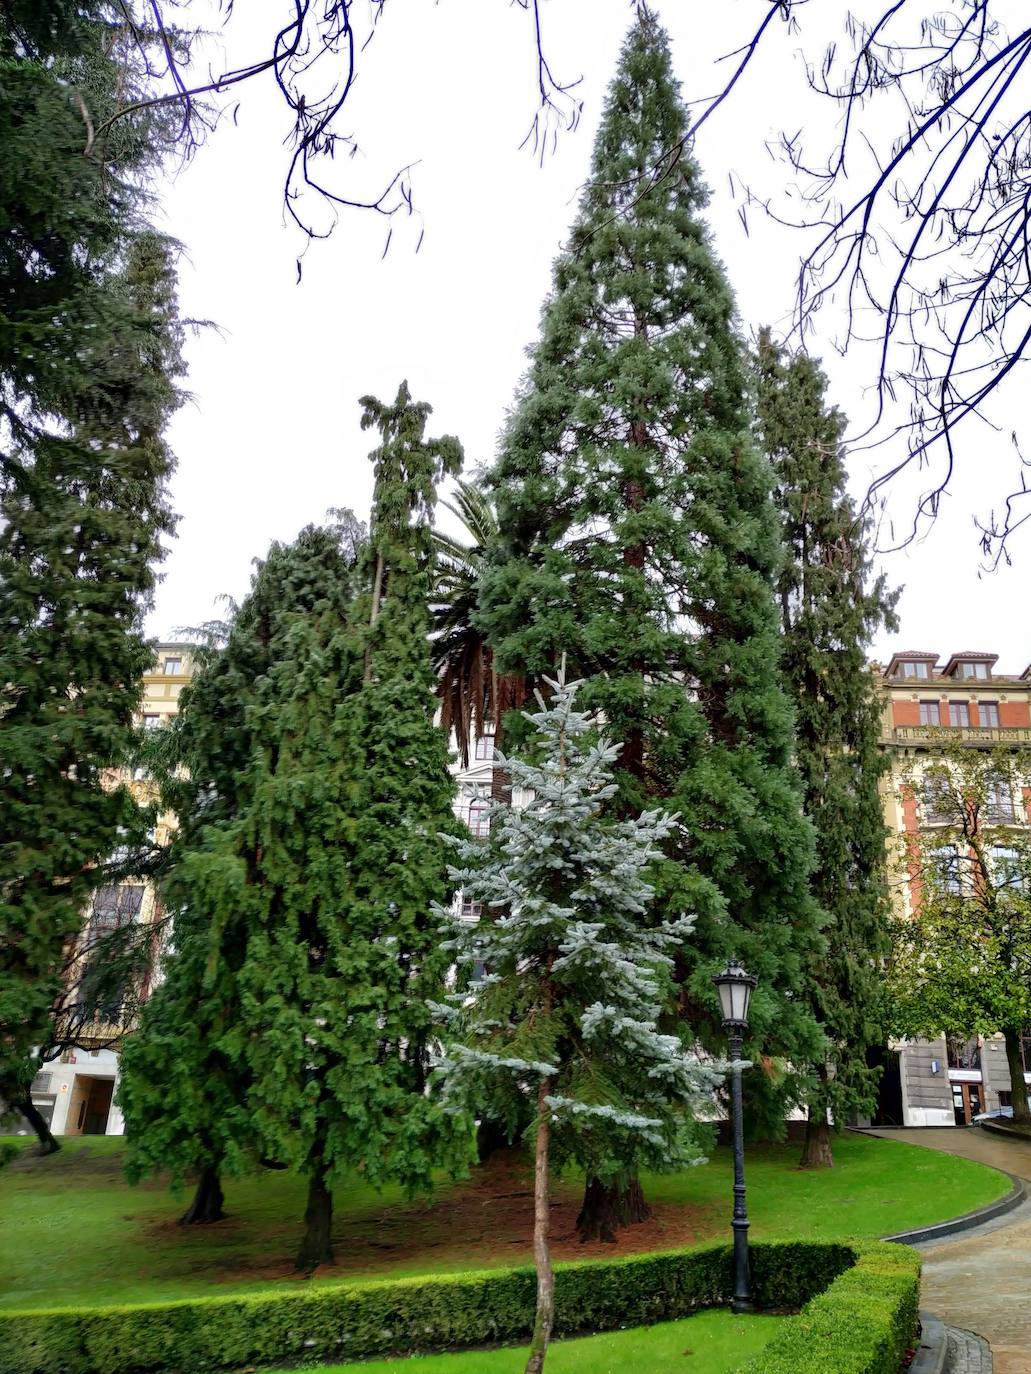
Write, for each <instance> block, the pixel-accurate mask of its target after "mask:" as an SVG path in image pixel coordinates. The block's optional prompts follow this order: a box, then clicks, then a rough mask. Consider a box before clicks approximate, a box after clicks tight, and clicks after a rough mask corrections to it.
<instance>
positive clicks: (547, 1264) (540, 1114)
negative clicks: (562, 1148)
mask: <svg viewBox="0 0 1031 1374" xmlns="http://www.w3.org/2000/svg"><path fill="white" fill-rule="evenodd" d="M549 1086H550V1080H549V1079H547V1078H542V1079H541V1082H540V1087H539V1088H538V1089H537V1149H536V1154H535V1159H534V1171H533V1262H534V1264H535V1266H536V1268H537V1312H536V1315H535V1317H534V1322H533V1338H532V1340H531V1341H530V1355H529V1358H528V1359H527V1361H526V1371H525V1374H541V1370H542V1369H543V1368H544V1356H545V1355H546V1354H547V1352H548V1341H549V1340H550V1339H551V1328H552V1326H553V1324H554V1321H555V1274H554V1271H553V1270H552V1267H551V1250H550V1248H549V1246H548V1222H549V1207H550V1203H551V1199H550V1197H549V1189H548V1149H549V1147H550V1145H551V1115H550V1112H549V1109H548V1104H547V1101H546V1099H547V1096H548V1088H549Z"/></svg>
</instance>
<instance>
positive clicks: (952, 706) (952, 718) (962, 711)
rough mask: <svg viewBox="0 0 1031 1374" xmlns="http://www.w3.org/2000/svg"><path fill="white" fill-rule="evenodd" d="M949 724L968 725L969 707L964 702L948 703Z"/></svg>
mask: <svg viewBox="0 0 1031 1374" xmlns="http://www.w3.org/2000/svg"><path fill="white" fill-rule="evenodd" d="M949 724H950V725H969V724H970V707H969V705H968V704H967V702H965V701H950V702H949Z"/></svg>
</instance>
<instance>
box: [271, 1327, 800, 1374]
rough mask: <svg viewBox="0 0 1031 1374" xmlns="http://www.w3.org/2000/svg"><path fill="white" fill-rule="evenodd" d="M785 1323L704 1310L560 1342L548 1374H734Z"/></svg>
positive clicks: (433, 1360) (454, 1360) (477, 1363)
mask: <svg viewBox="0 0 1031 1374" xmlns="http://www.w3.org/2000/svg"><path fill="white" fill-rule="evenodd" d="M779 1321H780V1318H778V1317H732V1316H731V1315H730V1313H729V1312H699V1313H698V1315H697V1316H694V1317H687V1318H685V1319H684V1321H680V1322H662V1323H660V1324H659V1325H658V1326H638V1327H634V1328H633V1329H632V1330H630V1331H610V1332H607V1333H606V1334H605V1335H602V1336H585V1337H582V1338H581V1339H579V1340H572V1341H556V1342H555V1343H554V1344H553V1345H552V1346H551V1347H550V1348H549V1350H548V1359H547V1370H548V1374H633V1372H634V1371H640V1370H656V1371H658V1370H663V1371H667V1370H671V1371H681V1370H682V1371H683V1374H731V1371H732V1370H735V1369H738V1368H740V1366H741V1365H742V1364H743V1363H744V1361H745V1360H747V1359H748V1358H749V1356H751V1355H755V1354H757V1353H758V1352H759V1351H760V1350H762V1348H763V1347H764V1346H765V1345H766V1344H767V1343H768V1342H769V1341H771V1340H772V1339H773V1337H774V1335H775V1334H776V1331H777V1324H778V1322H779ZM525 1364H526V1351H525V1349H518V1348H513V1347H508V1348H506V1349H504V1350H472V1351H468V1352H467V1353H465V1354H462V1355H422V1356H418V1355H417V1356H414V1357H413V1358H411V1359H404V1360H370V1361H368V1362H366V1363H363V1364H357V1365H355V1364H348V1365H343V1364H337V1365H323V1366H321V1374H522V1371H523V1368H524V1366H525ZM282 1374H287V1371H285V1370H284V1371H282Z"/></svg>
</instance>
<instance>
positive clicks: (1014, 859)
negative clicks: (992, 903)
mask: <svg viewBox="0 0 1031 1374" xmlns="http://www.w3.org/2000/svg"><path fill="white" fill-rule="evenodd" d="M992 879H993V881H994V883H995V886H996V887H997V888H1006V889H1007V890H1008V891H1009V892H1022V891H1023V889H1024V870H1023V865H1022V864H1021V862H1020V854H1019V853H1018V851H1017V850H1015V849H1010V848H1009V847H1008V846H1007V845H1004V844H996V845H993V846H992Z"/></svg>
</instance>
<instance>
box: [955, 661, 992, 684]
mask: <svg viewBox="0 0 1031 1374" xmlns="http://www.w3.org/2000/svg"><path fill="white" fill-rule="evenodd" d="M956 676H957V677H979V678H981V679H983V680H987V678H988V664H987V663H967V662H965V661H963V662H961V663H960V665H959V668H958V669H957V671H956Z"/></svg>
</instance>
